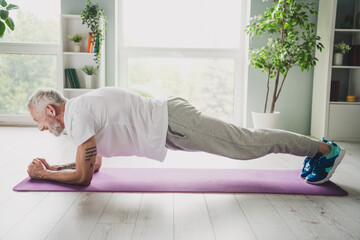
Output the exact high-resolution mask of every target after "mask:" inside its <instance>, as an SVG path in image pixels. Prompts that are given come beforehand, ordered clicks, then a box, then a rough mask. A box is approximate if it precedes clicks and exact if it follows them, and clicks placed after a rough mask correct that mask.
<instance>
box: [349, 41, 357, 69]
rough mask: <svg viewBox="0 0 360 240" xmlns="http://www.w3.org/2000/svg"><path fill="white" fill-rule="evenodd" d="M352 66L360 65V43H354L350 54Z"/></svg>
mask: <svg viewBox="0 0 360 240" xmlns="http://www.w3.org/2000/svg"><path fill="white" fill-rule="evenodd" d="M349 62H350V64H349V65H350V66H360V45H352V46H351V50H350V54H349Z"/></svg>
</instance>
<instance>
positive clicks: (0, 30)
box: [0, 20, 5, 38]
mask: <svg viewBox="0 0 360 240" xmlns="http://www.w3.org/2000/svg"><path fill="white" fill-rule="evenodd" d="M4 33H5V24H4V23H3V21H1V20H0V38H2V37H3V36H4Z"/></svg>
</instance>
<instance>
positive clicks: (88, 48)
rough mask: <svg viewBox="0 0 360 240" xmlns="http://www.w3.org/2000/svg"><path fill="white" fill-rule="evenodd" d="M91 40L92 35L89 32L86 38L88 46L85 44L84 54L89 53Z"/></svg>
mask: <svg viewBox="0 0 360 240" xmlns="http://www.w3.org/2000/svg"><path fill="white" fill-rule="evenodd" d="M91 38H92V33H91V32H90V33H89V37H88V44H87V50H86V52H90V45H91Z"/></svg>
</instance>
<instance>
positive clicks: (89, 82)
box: [85, 75, 93, 89]
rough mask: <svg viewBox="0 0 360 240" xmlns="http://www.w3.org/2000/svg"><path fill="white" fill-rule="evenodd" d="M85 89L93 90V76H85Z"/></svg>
mask: <svg viewBox="0 0 360 240" xmlns="http://www.w3.org/2000/svg"><path fill="white" fill-rule="evenodd" d="M85 88H88V89H91V88H93V76H92V75H85Z"/></svg>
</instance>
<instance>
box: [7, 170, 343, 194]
mask: <svg viewBox="0 0 360 240" xmlns="http://www.w3.org/2000/svg"><path fill="white" fill-rule="evenodd" d="M299 174H300V170H256V169H172V168H102V169H101V170H100V172H98V173H95V174H94V177H93V180H92V182H91V185H90V186H87V187H83V186H74V185H68V184H61V183H56V182H51V181H44V180H34V179H29V178H26V179H24V180H23V181H22V182H20V183H19V184H18V185H16V186H15V187H14V188H13V189H14V191H35V192H38V191H49V192H78V191H79V192H201V193H202V192H210V193H280V194H305V195H333V196H345V195H347V192H345V191H344V190H343V189H341V188H340V187H338V186H337V185H336V184H334V183H333V182H330V181H329V182H326V183H325V184H321V185H311V184H308V183H306V182H305V181H304V180H303V179H301V178H300V176H299Z"/></svg>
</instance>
